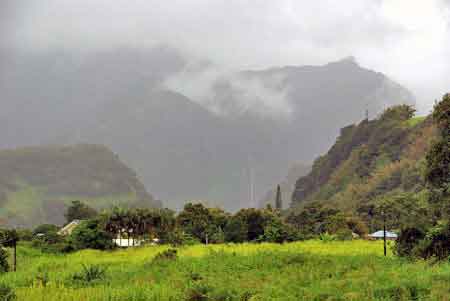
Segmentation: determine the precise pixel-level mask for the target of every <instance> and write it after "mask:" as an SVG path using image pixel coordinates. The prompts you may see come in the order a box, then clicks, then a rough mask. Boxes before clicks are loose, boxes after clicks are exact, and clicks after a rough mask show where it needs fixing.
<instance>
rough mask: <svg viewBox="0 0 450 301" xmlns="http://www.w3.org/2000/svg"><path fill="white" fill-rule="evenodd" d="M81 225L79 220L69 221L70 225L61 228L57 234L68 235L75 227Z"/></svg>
mask: <svg viewBox="0 0 450 301" xmlns="http://www.w3.org/2000/svg"><path fill="white" fill-rule="evenodd" d="M80 223H81V221H80V220H79V219H74V220H73V221H71V222H70V223H68V224H67V225H65V226H64V227H62V228H61V229H60V230H59V231H58V234H65V233H70V232H71V231H72V230H73V229H74V228H75V227H76V226H78V225H79V224H80Z"/></svg>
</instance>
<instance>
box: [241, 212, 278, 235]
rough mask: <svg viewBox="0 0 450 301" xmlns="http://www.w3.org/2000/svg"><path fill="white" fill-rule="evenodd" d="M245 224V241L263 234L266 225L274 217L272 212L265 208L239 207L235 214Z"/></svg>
mask: <svg viewBox="0 0 450 301" xmlns="http://www.w3.org/2000/svg"><path fill="white" fill-rule="evenodd" d="M235 216H236V217H237V218H240V219H242V221H243V222H244V224H245V225H246V226H247V238H246V240H247V241H256V240H258V239H259V238H260V237H261V236H262V235H263V234H264V228H265V227H266V225H267V224H268V223H269V222H270V221H272V220H273V219H275V218H276V215H275V214H274V212H272V211H269V210H265V209H262V210H260V209H254V208H248V209H241V210H239V211H238V212H237V213H236V215H235Z"/></svg>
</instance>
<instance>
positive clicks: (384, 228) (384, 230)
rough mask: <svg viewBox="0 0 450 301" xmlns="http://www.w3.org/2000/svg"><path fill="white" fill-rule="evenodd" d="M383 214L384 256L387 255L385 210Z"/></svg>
mask: <svg viewBox="0 0 450 301" xmlns="http://www.w3.org/2000/svg"><path fill="white" fill-rule="evenodd" d="M382 214H383V245H384V256H386V253H387V252H386V249H387V248H386V215H385V214H384V211H383V212H382Z"/></svg>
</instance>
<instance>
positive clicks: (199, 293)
mask: <svg viewBox="0 0 450 301" xmlns="http://www.w3.org/2000/svg"><path fill="white" fill-rule="evenodd" d="M211 292H212V288H211V287H210V286H209V285H207V284H206V283H203V282H199V283H195V284H194V285H193V286H192V287H191V288H190V289H189V290H188V291H187V295H186V301H207V300H212V299H211V298H210V297H209V296H208V295H209V294H210V293H211Z"/></svg>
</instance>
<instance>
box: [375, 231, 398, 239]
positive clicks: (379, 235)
mask: <svg viewBox="0 0 450 301" xmlns="http://www.w3.org/2000/svg"><path fill="white" fill-rule="evenodd" d="M369 236H370V237H376V238H383V236H384V233H383V230H379V231H377V232H374V233H372V234H369ZM386 237H387V238H397V237H398V235H397V234H395V233H394V232H391V231H386Z"/></svg>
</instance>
